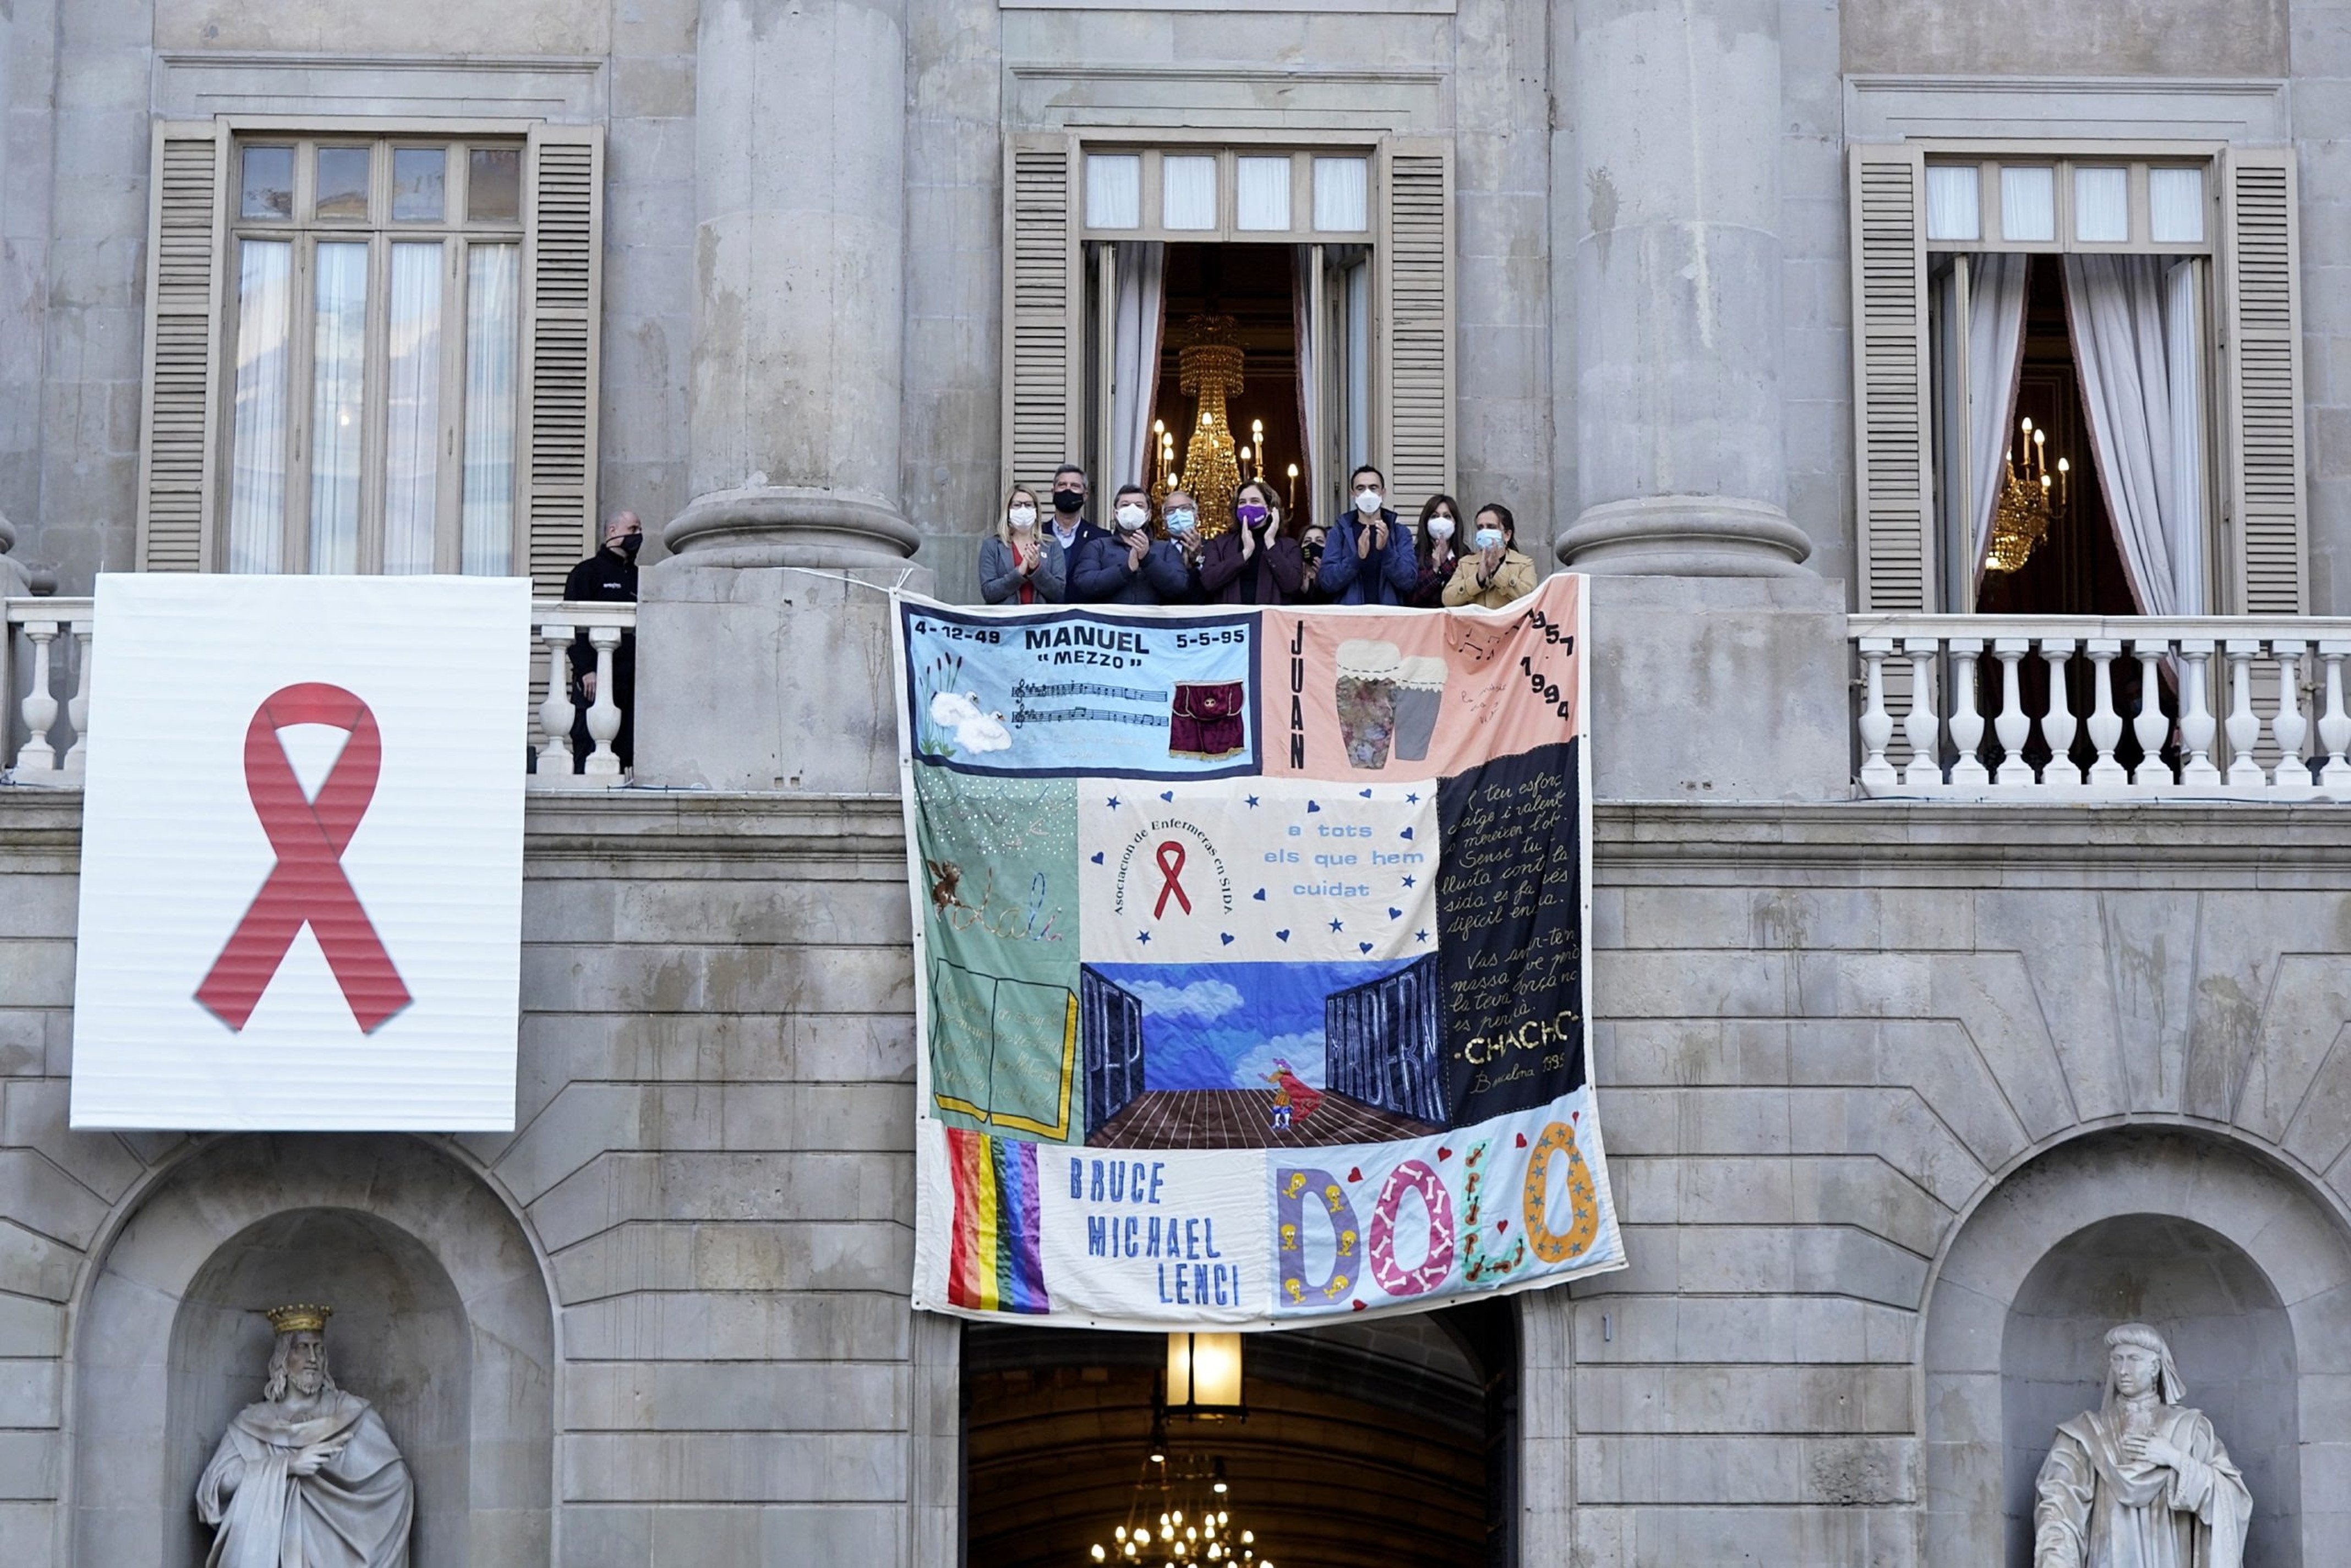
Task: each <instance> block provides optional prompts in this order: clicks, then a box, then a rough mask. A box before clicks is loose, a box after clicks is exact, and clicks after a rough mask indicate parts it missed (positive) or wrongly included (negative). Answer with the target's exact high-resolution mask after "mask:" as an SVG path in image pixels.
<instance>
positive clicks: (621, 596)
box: [563, 512, 645, 774]
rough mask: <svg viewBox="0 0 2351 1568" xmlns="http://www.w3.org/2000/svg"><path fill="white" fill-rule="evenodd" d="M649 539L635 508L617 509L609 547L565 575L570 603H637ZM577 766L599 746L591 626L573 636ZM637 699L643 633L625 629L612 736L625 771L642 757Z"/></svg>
mask: <svg viewBox="0 0 2351 1568" xmlns="http://www.w3.org/2000/svg"><path fill="white" fill-rule="evenodd" d="M644 542H645V525H644V524H643V523H642V522H640V521H639V520H638V517H637V514H635V513H633V512H615V513H613V514H611V516H610V517H607V518H606V519H604V545H603V547H602V548H601V549H600V550H598V551H597V552H596V553H595V554H594V555H592V556H589V557H588V558H587V559H586V560H584V561H582V562H580V564H579V565H578V566H574V567H572V568H571V574H570V576H567V577H565V578H564V579H563V597H564V600H565V602H566V603H569V604H590V605H595V604H634V603H636V602H637V551H638V550H639V549H641V548H643V545H644ZM571 688H572V693H571V701H572V714H571V771H572V772H573V773H575V774H576V773H580V772H581V771H583V770H584V769H585V768H586V767H587V765H588V753H590V752H592V751H594V750H595V749H596V741H595V737H594V736H592V735H590V733H589V732H588V705H589V704H590V703H591V702H593V701H596V649H595V647H594V645H592V644H591V643H590V642H589V640H588V634H587V633H586V632H585V631H582V632H580V635H579V636H577V637H575V638H573V639H571ZM636 700H637V638H636V634H635V633H634V632H623V633H622V635H621V646H620V647H618V648H616V649H613V650H612V701H614V702H615V703H616V704H618V705H619V707H620V710H621V732H620V733H619V734H617V735H615V736H613V737H612V750H613V752H614V753H615V754H617V755H618V756H619V757H620V759H621V767H622V771H623V772H625V771H627V770H628V769H629V768H630V767H632V765H633V764H634V763H635V759H636V741H637V726H636V714H637V708H636Z"/></svg>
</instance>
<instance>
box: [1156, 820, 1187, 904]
mask: <svg viewBox="0 0 2351 1568" xmlns="http://www.w3.org/2000/svg"><path fill="white" fill-rule="evenodd" d="M1152 858H1153V859H1154V860H1156V861H1158V862H1159V875H1160V877H1161V881H1160V884H1159V902H1157V903H1156V904H1154V905H1152V906H1151V918H1152V919H1158V918H1159V917H1160V916H1162V915H1164V914H1165V913H1166V912H1167V898H1168V895H1170V894H1173V895H1175V901H1176V902H1177V903H1179V904H1181V905H1183V906H1184V912H1185V913H1186V914H1187V915H1188V914H1190V913H1191V912H1192V900H1191V899H1189V898H1186V897H1185V896H1184V884H1183V883H1181V882H1178V881H1177V880H1176V879H1175V878H1176V877H1178V876H1179V875H1181V874H1182V872H1183V870H1184V846H1182V845H1180V844H1178V843H1176V842H1175V840H1174V839H1172V838H1171V839H1169V840H1168V841H1167V842H1166V843H1165V844H1163V845H1161V846H1159V848H1158V850H1157V851H1156V852H1155V853H1154V854H1153V856H1152Z"/></svg>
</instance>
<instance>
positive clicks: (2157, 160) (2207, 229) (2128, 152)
mask: <svg viewBox="0 0 2351 1568" xmlns="http://www.w3.org/2000/svg"><path fill="white" fill-rule="evenodd" d="M1987 145H1988V144H1986V143H1982V142H1976V143H1956V144H1950V145H1942V144H1938V143H1935V142H1928V143H1925V144H1923V150H1924V151H1925V152H1926V160H1925V163H1926V167H1927V168H1928V170H1929V171H1932V170H1935V169H1938V168H1944V169H1949V168H1953V167H1956V166H1960V165H1965V164H1970V163H1971V164H1974V165H1975V166H1976V169H1977V187H1976V213H1977V221H1976V228H1977V237H1976V238H1974V239H1972V240H1952V239H1938V238H1936V237H1934V236H1933V235H1932V234H1929V235H1928V236H1927V239H1926V245H1927V248H1928V250H1929V251H1932V252H1935V253H1938V254H1954V253H1959V252H1985V251H1994V252H2011V253H2029V254H2033V255H2060V254H2069V253H2070V254H2108V255H2203V256H2209V255H2212V254H2217V253H2218V251H2219V249H2220V234H2219V229H2220V153H2221V149H2220V147H2219V146H2217V145H2215V146H2211V147H2209V148H2207V149H2206V150H2205V151H2202V152H2201V153H2198V152H2195V151H2175V152H2167V153H2163V154H2156V153H2151V152H2149V151H2146V150H2144V149H2142V148H2140V147H2137V146H2136V145H2117V144H2115V143H2104V144H2098V143H2089V144H2082V145H2075V144H2072V143H2054V142H2035V143H2008V144H2003V145H2002V147H2001V151H1985V148H1986V146H1987ZM2117 167H2119V168H2121V169H2123V170H2125V171H2126V173H2127V175H2128V178H2129V182H2130V195H2129V201H2130V223H2131V233H2130V237H2129V238H2127V239H2125V240H2119V241H2100V240H2083V239H2077V238H2075V237H2074V229H2075V227H2076V224H2075V223H2074V217H2075V209H2074V179H2073V175H2074V171H2077V170H2081V169H2113V168H2117ZM2026 168H2047V169H2049V170H2051V171H2052V173H2053V179H2054V182H2055V186H2056V189H2055V192H2054V193H2053V204H2052V219H2053V234H2055V236H2056V237H2055V238H2053V239H2050V240H2011V239H2009V238H2007V237H2006V236H2005V235H2004V234H1995V233H1994V231H1995V230H1996V229H1997V228H1998V226H1999V223H2000V220H2001V217H2002V215H2003V214H2002V213H2001V182H2000V173H2001V170H2002V169H2026ZM2190 168H2192V169H2195V170H2196V171H2199V173H2201V174H2202V175H2203V176H2204V237H2203V238H2202V239H2201V240H2196V241H2184V240H2156V239H2151V238H2149V237H2148V236H2149V233H2150V219H2151V217H2152V213H2153V209H2152V207H2151V206H2150V204H2149V202H2148V198H2147V175H2148V173H2149V171H2152V170H2155V169H2190Z"/></svg>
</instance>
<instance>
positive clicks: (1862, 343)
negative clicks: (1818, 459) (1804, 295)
mask: <svg viewBox="0 0 2351 1568" xmlns="http://www.w3.org/2000/svg"><path fill="white" fill-rule="evenodd" d="M1849 174H1850V194H1849V201H1850V202H1851V227H1852V231H1853V389H1854V398H1853V418H1854V435H1853V447H1854V467H1855V493H1856V497H1857V502H1858V504H1857V508H1856V513H1857V517H1856V520H1857V523H1858V531H1859V534H1860V536H1861V607H1862V608H1864V609H1873V610H1925V609H1932V608H1934V607H1936V606H1935V604H1934V601H1933V595H1934V581H1933V571H1934V561H1935V540H1934V495H1935V483H1934V472H1933V463H1932V462H1931V459H1930V456H1929V453H1930V452H1931V450H1932V448H1931V436H1932V428H1931V424H1930V404H1929V402H1928V359H1927V239H1926V235H1927V220H1926V204H1927V203H1926V182H1927V173H1926V161H1925V159H1924V158H1923V157H1922V156H1921V155H1920V153H1919V151H1918V150H1917V149H1916V148H1911V147H1855V148H1854V149H1853V151H1852V161H1851V166H1850V170H1849Z"/></svg>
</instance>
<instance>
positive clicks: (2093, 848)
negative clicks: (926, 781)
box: [0, 787, 2351, 891]
mask: <svg viewBox="0 0 2351 1568" xmlns="http://www.w3.org/2000/svg"><path fill="white" fill-rule="evenodd" d="M1593 828H1594V839H1595V842H1594V844H1593V859H1594V861H1595V878H1596V880H1597V881H1598V883H1599V884H1600V885H1602V886H1604V887H1605V886H1612V885H1623V884H1625V883H1629V882H1637V881H1641V880H1645V879H1663V880H1668V881H1689V882H1719V883H1755V882H1770V881H1771V880H1773V879H1774V878H1788V879H1794V880H1802V881H1816V880H1826V881H1852V882H1855V883H1867V884H1870V885H1873V886H1887V885H1903V884H1911V885H1921V886H1952V887H1957V886H1968V885H1997V886H2003V887H2017V886H2031V885H2036V884H2037V885H2057V884H2064V883H2072V882H2077V881H2082V880H2085V879H2086V880H2088V881H2090V882H2094V883H2097V884H2101V885H2106V886H2127V887H2144V888H2160V887H2175V888H2199V887H2215V886H2224V887H2239V888H2304V889H2335V888H2340V889H2343V890H2346V891H2351V810H2346V808H2344V807H2342V806H2337V805H2317V804H2304V805H2260V804H2248V803H2229V804H2219V803H2194V802H2179V803H2177V804H2170V803H2166V804H2156V805H2147V804H2137V805H2073V806H2067V805H2043V804H2038V803H2034V804H2016V805H2009V804H1997V805H1981V804H1962V803H1955V802H1949V803H1947V802H1936V803H1931V804H1922V803H1917V802H1903V801H1837V802H1820V803H1776V802H1759V803H1730V802H1705V803H1684V802H1677V801H1659V802H1649V801H1634V802H1623V801H1620V802H1601V803H1599V804H1598V805H1596V806H1595V807H1594V810H1593ZM524 834H525V837H524V849H525V856H526V861H527V864H528V867H529V870H530V874H531V875H532V876H533V877H580V876H601V875H637V876H645V875H664V876H677V877H711V876H726V877H790V876H793V875H796V874H806V875H810V876H817V877H840V876H841V875H842V874H843V872H844V871H846V872H848V873H849V874H850V875H851V876H852V877H855V878H857V879H860V880H862V879H867V878H887V879H896V878H899V877H904V874H905V871H904V859H903V856H904V846H905V835H904V816H903V815H902V810H901V806H900V803H899V801H898V798H897V797H896V796H895V795H884V794H867V795H838V794H783V793H777V794H719V793H715V792H707V791H699V790H691V791H689V790H674V791H671V790H636V789H628V790H616V791H613V792H611V793H610V794H586V793H582V794H539V793H537V792H534V793H532V794H530V795H529V796H528V810H527V813H526V816H525V828H524ZM80 839H81V796H80V794H79V793H78V792H75V791H62V790H37V789H16V788H5V787H0V870H9V871H16V872H43V871H69V870H71V869H72V868H73V864H74V862H75V860H76V858H77V857H78V853H79V849H80Z"/></svg>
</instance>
